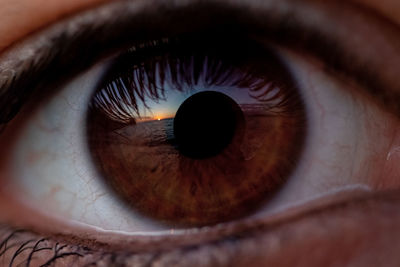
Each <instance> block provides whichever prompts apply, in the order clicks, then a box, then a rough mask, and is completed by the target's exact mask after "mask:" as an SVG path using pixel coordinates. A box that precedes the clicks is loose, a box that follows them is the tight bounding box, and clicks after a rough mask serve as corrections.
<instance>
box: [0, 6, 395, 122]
mask: <svg viewBox="0 0 400 267" xmlns="http://www.w3.org/2000/svg"><path fill="white" fill-rule="evenodd" d="M321 2H322V1H321ZM321 2H320V1H313V5H314V6H313V5H310V6H307V5H305V4H304V2H303V1H294V2H292V1H279V2H278V1H273V0H271V1H264V2H263V3H261V6H260V7H258V6H257V5H254V4H252V3H250V2H249V3H243V2H241V1H238V0H229V1H226V2H222V1H218V0H215V1H208V2H204V1H197V0H194V1H183V2H180V1H167V2H166V1H157V0H155V1H148V2H144V1H143V2H142V1H116V2H113V3H108V4H104V5H102V6H100V7H98V8H94V9H93V10H90V11H85V12H83V13H82V14H78V15H76V16H74V17H72V18H71V19H67V20H65V21H63V22H61V23H57V24H55V25H53V26H51V27H50V28H49V29H47V30H45V31H44V32H41V33H38V35H37V36H33V37H31V38H30V39H27V40H26V41H25V42H22V43H21V44H20V45H19V46H16V47H15V48H14V49H11V50H10V51H9V52H7V53H5V54H3V55H2V56H1V57H0V108H1V110H2V114H1V116H0V125H1V124H3V125H4V124H6V123H7V122H8V121H10V120H11V119H12V118H13V117H14V116H15V115H16V114H17V113H18V111H19V109H20V108H21V107H22V105H23V104H24V103H25V102H27V101H28V100H29V98H30V96H31V95H34V98H35V100H37V99H40V98H41V97H43V96H46V95H47V94H50V93H51V91H50V89H52V90H54V88H57V86H56V85H59V84H61V83H62V82H65V81H66V80H67V78H69V77H71V76H72V75H73V74H76V73H78V72H79V71H81V70H83V69H84V68H88V67H89V66H90V65H92V64H93V63H94V62H96V61H98V60H99V58H101V57H103V56H105V55H106V54H110V53H112V52H113V51H115V50H116V48H118V47H121V46H129V45H130V44H131V43H132V41H134V40H137V39H149V38H150V39H151V38H153V37H154V36H153V35H155V36H158V37H160V36H161V37H162V36H163V35H165V34H168V33H169V34H170V35H176V34H178V33H179V32H180V31H181V32H185V31H188V30H197V29H199V28H200V29H201V28H204V27H211V26H215V25H217V26H221V25H219V24H223V25H225V26H228V27H229V26H230V27H235V26H236V28H238V29H239V30H244V31H249V27H253V28H254V29H252V30H251V31H253V32H255V33H256V34H258V33H259V32H261V33H263V34H265V35H266V36H265V37H266V38H267V39H268V40H271V41H275V42H277V43H281V44H283V45H286V46H289V47H294V48H295V49H301V50H305V51H306V52H308V53H310V54H314V55H316V56H317V58H321V59H322V61H323V62H325V66H326V68H327V69H328V70H329V69H332V70H334V71H336V72H338V73H341V74H344V76H347V77H349V76H350V77H351V78H353V79H354V80H357V81H358V82H359V83H361V84H362V85H365V87H366V89H367V90H368V91H369V92H370V93H371V94H372V95H374V97H375V98H376V99H380V100H381V102H383V103H384V104H385V105H386V106H387V107H389V109H391V110H392V111H393V112H394V113H396V115H400V105H398V104H397V103H399V101H397V99H399V98H400V92H398V91H397V90H396V89H398V88H399V87H400V86H399V85H397V84H396V82H397V83H399V82H398V81H397V79H396V80H394V79H393V77H397V73H396V72H397V69H398V68H395V67H396V66H393V68H390V71H388V68H386V69H385V71H383V70H382V68H375V67H374V66H375V65H377V66H380V65H382V64H386V65H387V64H388V62H389V63H390V64H397V65H398V64H400V53H394V52H393V51H398V49H397V50H396V47H395V45H391V44H390V43H395V41H400V40H399V39H398V38H396V37H395V36H394V34H392V35H390V36H388V34H386V35H385V38H386V39H385V38H383V39H384V40H383V41H382V40H380V44H381V43H382V42H383V43H384V44H386V47H384V48H383V49H382V50H381V51H382V54H385V53H386V54H387V55H386V54H385V57H384V58H385V59H388V58H390V59H391V60H390V61H387V60H386V61H385V60H383V59H381V60H380V61H379V62H378V63H379V64H375V65H374V64H373V63H376V62H373V60H377V59H376V58H374V59H371V58H369V59H366V61H363V60H362V59H361V57H362V56H360V55H357V53H356V52H358V51H350V50H351V49H350V48H352V49H353V50H354V47H351V45H352V44H351V43H350V45H347V47H346V45H344V43H345V41H344V40H343V38H344V37H343V36H342V35H344V32H346V33H348V32H351V31H353V32H354V33H353V38H352V39H351V40H353V41H354V42H355V43H356V44H357V43H360V42H362V41H366V40H364V39H365V38H364V39H363V38H362V36H360V35H357V34H356V32H357V31H355V30H357V28H361V30H362V31H366V29H370V28H371V25H369V24H368V23H367V24H366V25H363V24H365V22H367V19H371V18H373V19H374V22H376V23H377V24H380V26H381V27H378V28H376V29H375V28H374V30H375V31H379V30H382V29H383V28H384V27H383V25H384V26H388V25H387V24H383V23H381V21H380V20H379V18H377V17H374V16H373V14H368V15H365V14H361V12H356V11H354V7H353V8H351V6H352V5H351V4H347V3H346V4H345V3H341V5H338V6H334V4H332V3H330V2H329V3H326V4H322V3H321ZM302 4H304V5H305V6H306V7H300V5H302ZM332 5H333V7H336V9H334V8H332V7H331V6H332ZM338 9H340V13H338V14H340V16H342V18H343V19H342V20H339V19H338V18H337V16H336V17H332V15H335V14H334V12H333V13H332V11H330V10H336V11H338ZM204 11H207V13H206V12H204ZM263 12H264V13H266V14H264V13H263ZM310 12H312V13H310ZM309 13H310V14H312V16H307V15H310V14H309ZM318 13H323V14H324V15H326V16H325V17H324V16H322V15H321V14H318ZM114 14H120V15H119V16H118V17H115V16H114ZM261 15H264V16H261ZM265 15H267V16H265ZM336 15H337V14H336ZM165 17H167V18H165ZM259 17H263V19H264V20H263V21H260V20H259V19H258V18H259ZM196 18H197V19H198V21H196ZM182 19H183V20H185V19H191V22H192V26H190V27H191V28H189V29H188V28H186V27H187V26H186V25H184V24H185V23H181V21H182ZM346 19H347V20H349V21H351V22H354V23H353V24H352V25H348V26H351V27H349V28H351V29H345V28H346V25H345V24H346V23H345V22H344V21H346ZM318 20H325V21H324V22H330V23H334V24H335V26H336V27H338V28H340V27H341V28H340V31H339V30H337V31H336V32H335V30H334V29H332V28H331V29H329V30H330V32H329V33H327V32H326V31H325V30H323V29H322V28H323V27H324V26H323V24H324V23H318V22H319V21H318ZM332 20H333V21H332ZM378 22H379V23H378ZM213 23H214V25H213ZM218 23H219V24H218ZM241 23H242V24H241ZM340 23H343V25H342V24H340ZM261 24H262V25H261ZM223 25H222V26H223ZM330 26H331V27H332V25H330ZM246 27H247V28H246ZM320 27H321V28H320ZM368 27H369V28H368ZM392 28H393V27H392ZM392 28H391V30H392V32H394V31H395V30H397V29H392ZM329 30H328V31H329ZM385 30H386V28H385ZM362 31H360V32H362ZM384 32H386V33H387V32H388V30H386V31H384ZM372 33H373V32H372ZM379 33H380V32H379ZM250 34H251V33H250ZM355 37H356V38H355ZM375 37H376V36H375ZM389 38H392V39H393V40H392V41H393V42H389V41H390V40H389ZM293 40H296V42H293ZM385 41H387V42H386V43H385ZM370 43H373V42H370ZM349 47H350V48H349ZM374 48H375V47H373V46H372V47H369V49H370V50H374ZM358 49H360V47H359V46H358ZM367 50H368V49H367ZM370 50H368V51H367V52H371V51H370ZM388 51H389V52H388ZM390 53H392V54H394V55H391V56H392V57H389V56H390ZM71 58H72V59H79V62H77V61H76V60H71ZM367 63H368V64H367ZM384 75H386V76H387V75H389V76H390V77H389V78H388V77H386V76H385V77H383V76H384ZM388 80H389V81H388ZM393 81H396V82H393ZM50 85H51V86H50ZM393 85H394V86H393ZM391 87H393V88H394V89H391V90H390V88H391ZM382 88H385V89H387V90H385V89H383V90H384V91H383V90H382Z"/></svg>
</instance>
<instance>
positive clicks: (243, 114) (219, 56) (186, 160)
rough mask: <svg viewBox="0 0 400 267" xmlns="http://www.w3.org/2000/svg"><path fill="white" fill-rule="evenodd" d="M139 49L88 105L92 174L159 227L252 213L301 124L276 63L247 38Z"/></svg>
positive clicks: (281, 168)
mask: <svg viewBox="0 0 400 267" xmlns="http://www.w3.org/2000/svg"><path fill="white" fill-rule="evenodd" d="M140 47H141V49H131V50H130V51H129V52H127V53H124V54H123V55H121V56H120V57H119V58H117V59H116V60H115V62H114V63H113V64H112V65H111V67H110V70H109V71H108V73H107V74H106V75H105V76H104V78H103V80H102V81H101V82H100V83H99V86H98V89H97V90H96V92H95V93H94V95H93V97H92V100H91V103H90V105H89V110H88V115H87V125H88V127H87V129H88V130H87V136H88V141H89V147H90V152H91V155H92V157H93V159H94V162H95V164H96V166H97V168H98V171H99V174H100V175H101V176H102V177H103V178H104V180H105V181H106V182H107V184H109V185H110V186H111V188H112V189H113V190H114V191H115V192H116V194H117V195H118V196H119V197H120V198H121V199H123V200H124V201H125V202H126V203H127V204H128V205H130V206H131V207H132V208H133V210H135V211H137V212H140V213H142V214H144V215H146V216H148V217H150V218H153V219H156V220H159V221H161V222H164V223H169V224H174V225H186V226H199V225H209V224H215V223H219V222H224V221H229V220H233V219H237V218H240V217H243V216H246V215H248V214H250V213H251V212H253V211H255V210H256V209H258V208H260V206H261V205H263V204H265V203H266V201H268V200H269V199H270V198H271V197H272V196H273V195H274V194H275V193H276V192H277V191H278V190H279V189H280V188H281V186H282V185H284V183H285V182H286V181H287V179H288V177H289V176H290V174H291V172H292V171H293V169H294V168H295V166H296V162H297V159H298V157H299V155H300V152H301V147H302V144H303V141H304V140H303V139H304V135H305V128H306V127H305V116H304V107H303V105H302V101H301V99H300V96H299V93H298V91H297V89H296V87H295V85H294V84H295V83H294V82H293V80H292V77H291V76H290V74H289V73H288V71H287V70H286V68H285V67H284V65H283V64H282V62H281V61H280V59H279V58H278V57H277V56H275V55H274V54H273V53H272V52H271V51H270V50H269V49H267V48H265V47H263V46H260V45H257V44H255V43H254V42H250V41H245V42H235V43H234V45H233V42H232V40H230V41H227V40H226V39H224V41H220V42H218V43H213V44H212V45H210V44H208V43H207V42H204V41H201V40H200V39H196V38H188V37H187V36H186V37H184V38H181V39H179V40H178V39H176V40H174V41H172V40H168V42H164V43H163V42H150V43H148V44H144V45H141V46H140Z"/></svg>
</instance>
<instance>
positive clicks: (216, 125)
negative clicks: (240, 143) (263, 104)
mask: <svg viewBox="0 0 400 267" xmlns="http://www.w3.org/2000/svg"><path fill="white" fill-rule="evenodd" d="M242 119H243V114H242V111H241V109H240V107H239V105H238V104H237V103H236V102H235V101H234V100H233V99H232V98H230V97H229V96H227V95H225V94H223V93H220V92H214V91H205V92H200V93H196V94H194V95H192V96H190V97H189V98H188V99H186V100H185V101H184V102H183V103H182V105H181V106H180V107H179V109H178V111H177V112H176V116H175V118H174V135H175V139H176V140H175V141H176V143H177V146H178V149H179V151H180V152H181V153H182V154H183V155H185V156H187V157H190V158H195V159H202V158H208V157H212V156H215V155H217V154H219V153H220V152H221V151H223V150H224V148H226V147H227V146H228V145H229V144H230V143H231V142H232V139H233V137H234V136H235V133H236V131H237V127H238V124H239V122H240V121H241V120H242Z"/></svg>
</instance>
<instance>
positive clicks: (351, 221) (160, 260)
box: [0, 0, 400, 266]
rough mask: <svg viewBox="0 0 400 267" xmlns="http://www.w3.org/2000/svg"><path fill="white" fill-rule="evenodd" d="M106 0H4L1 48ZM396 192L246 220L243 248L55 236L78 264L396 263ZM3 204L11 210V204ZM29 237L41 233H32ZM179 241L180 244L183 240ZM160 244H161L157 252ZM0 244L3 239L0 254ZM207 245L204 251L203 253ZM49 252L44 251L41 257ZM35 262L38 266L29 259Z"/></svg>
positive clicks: (381, 7) (390, 5) (399, 14)
mask: <svg viewBox="0 0 400 267" xmlns="http://www.w3.org/2000/svg"><path fill="white" fill-rule="evenodd" d="M354 1H355V2H357V3H358V4H359V5H361V6H365V7H368V8H369V9H372V10H375V11H376V12H378V13H380V14H381V15H382V16H384V17H385V18H386V19H387V20H389V21H391V22H392V23H393V24H396V25H398V24H400V4H399V2H398V1H397V0H386V1H374V0H354ZM103 2H107V0H74V1H64V0H58V1H51V3H50V4H49V1H45V0H1V5H2V8H1V9H0V18H1V22H2V23H1V25H0V51H5V50H6V49H7V48H9V47H11V46H12V45H13V44H14V43H17V42H18V41H19V40H21V39H23V38H24V37H26V36H28V35H29V34H31V33H33V32H36V31H38V30H40V29H42V28H45V27H46V26H47V25H50V24H51V23H54V22H55V21H57V20H59V19H61V18H63V17H65V16H68V15H71V14H74V13H76V12H78V11H81V10H84V9H89V8H91V7H93V6H96V5H98V4H101V3H103ZM0 53H1V52H0ZM397 195H398V193H397V192H389V193H385V194H379V195H376V196H373V197H368V198H364V197H359V198H354V199H352V200H349V201H338V202H337V203H336V204H334V205H329V208H326V207H324V205H320V206H317V207H316V208H315V209H313V210H312V211H310V212H306V213H301V212H299V213H295V214H291V215H290V216H287V217H286V218H273V219H272V220H271V223H269V224H268V225H259V226H256V227H251V228H250V227H247V226H243V229H242V231H241V232H240V234H238V235H235V236H234V237H232V238H231V239H232V240H234V241H233V242H237V243H238V242H240V243H241V246H240V248H236V247H235V248H233V246H232V245H231V241H232V240H231V241H229V242H228V241H227V240H212V239H210V240H207V238H204V237H201V236H199V237H198V238H199V239H202V238H203V239H205V240H206V241H207V242H208V243H207V245H205V246H202V247H197V246H192V247H185V246H182V248H181V249H177V250H173V251H170V252H166V253H159V254H157V255H153V254H150V253H148V251H151V250H152V249H150V248H147V249H146V248H144V249H143V251H140V252H143V253H139V254H130V253H128V252H126V253H125V252H124V255H121V254H118V251H129V248H127V247H124V246H125V245H126V244H129V242H127V243H124V245H120V246H108V245H107V244H106V243H102V244H97V243H96V242H94V241H93V240H84V238H83V240H80V239H79V238H76V237H73V236H70V235H68V236H57V237H55V239H56V240H62V239H65V240H67V242H66V244H68V246H69V247H70V248H71V249H70V251H69V253H71V254H75V255H78V257H77V258H76V259H74V260H75V262H74V263H75V264H77V265H78V266H80V265H82V266H85V265H86V264H93V265H94V263H97V264H98V265H99V266H102V265H101V264H104V265H107V263H109V262H110V260H109V258H110V257H113V258H115V259H113V263H115V265H116V266H119V265H122V266H123V265H124V264H126V265H128V266H129V265H132V266H135V265H139V264H149V265H150V264H154V265H156V266H172V265H175V264H176V263H177V262H178V259H179V264H181V265H182V266H187V265H196V264H197V265H198V266H215V265H222V266H396V264H397V263H398V262H400V255H399V253H398V248H399V247H400V240H398V238H396V237H397V236H398V235H399V234H400V210H399V209H398V205H400V197H398V196H397ZM346 199H347V198H346ZM1 201H5V200H0V202H1ZM8 211H9V212H10V213H13V212H14V213H15V210H13V209H12V208H11V207H10V208H9V210H8ZM17 216H18V214H15V217H17ZM321 225H323V227H320V226H321ZM29 238H32V239H36V238H38V237H37V236H35V235H33V234H32V236H29ZM29 238H27V239H26V240H28V239H29ZM37 240H40V238H39V239H37ZM0 241H1V240H0ZM45 242H49V244H48V246H49V247H51V248H57V246H58V245H57V246H56V245H55V242H53V241H45ZM180 242H181V244H183V245H184V244H186V243H187V242H188V241H187V240H181V241H180ZM82 243H83V244H82ZM71 244H72V245H71ZM74 245H79V247H78V246H74ZM165 246H167V245H163V244H158V248H159V249H160V251H163V249H165ZM83 248H86V249H87V250H90V251H91V254H90V257H85V259H82V260H81V259H80V256H79V255H83V254H84V253H85V252H84V249H83ZM92 248H95V249H92ZM1 249H2V247H1V246H0V254H1V252H2V251H1ZM96 249H97V250H96ZM98 251H100V252H98ZM104 251H106V252H107V253H103V252H104ZM206 251H207V255H208V256H207V257H205V256H204V255H205V254H206ZM210 251H212V253H211V254H210V253H209V252H210ZM114 252H115V253H114ZM53 253H54V251H53V250H50V251H49V254H53ZM210 255H211V256H210ZM47 256H48V255H44V254H42V255H39V256H38V257H43V258H46V257H47ZM233 259H234V260H233ZM8 260H9V258H8ZM38 262H39V261H38ZM50 263H51V262H49V264H50ZM6 264H8V263H7V262H6V261H0V265H2V266H3V265H6ZM70 264H71V262H69V261H68V259H67V258H66V261H65V262H62V261H60V262H57V265H56V266H63V265H65V266H70ZM157 264H159V265H157ZM32 266H35V263H34V261H32Z"/></svg>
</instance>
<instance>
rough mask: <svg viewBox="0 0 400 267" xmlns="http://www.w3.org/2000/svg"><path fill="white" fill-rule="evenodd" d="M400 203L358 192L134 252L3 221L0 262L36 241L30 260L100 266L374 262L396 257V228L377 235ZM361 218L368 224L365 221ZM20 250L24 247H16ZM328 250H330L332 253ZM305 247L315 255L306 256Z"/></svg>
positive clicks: (390, 196) (391, 225)
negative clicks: (206, 237) (223, 234)
mask: <svg viewBox="0 0 400 267" xmlns="http://www.w3.org/2000/svg"><path fill="white" fill-rule="evenodd" d="M399 204H400V198H399V196H398V192H392V193H386V194H379V195H374V196H372V197H371V196H368V197H361V198H359V199H357V200H352V201H345V202H342V203H340V204H335V205H333V206H330V207H329V208H327V209H326V208H324V209H317V210H314V211H309V212H306V213H304V214H300V215H298V216H295V217H294V218H291V219H289V220H286V221H282V222H279V223H276V224H272V225H269V226H268V225H263V226H259V227H258V228H256V229H249V230H248V231H246V232H242V233H238V234H236V235H233V236H230V237H227V238H224V239H221V240H216V241H213V242H208V243H206V244H203V245H197V246H183V247H180V248H176V249H172V250H171V249H167V250H158V251H156V252H154V253H153V252H152V253H136V254H135V253H132V252H129V251H115V250H114V249H113V248H111V247H109V248H107V249H105V248H104V247H103V248H102V249H91V247H95V245H96V244H95V243H96V242H95V241H93V240H86V241H83V242H82V244H80V245H78V244H75V245H69V244H68V243H66V242H62V241H60V242H57V241H56V240H62V238H60V237H54V238H53V240H51V239H49V240H47V239H44V240H43V239H42V238H41V237H40V236H38V235H36V234H33V233H30V232H25V231H17V232H14V231H15V230H13V229H11V228H8V227H6V226H2V227H0V255H2V256H1V257H2V260H4V261H3V262H7V260H11V259H12V258H13V257H14V256H15V259H14V262H15V264H18V263H21V262H23V261H26V260H28V258H29V255H30V253H31V252H32V251H33V249H34V248H33V247H34V246H35V244H37V243H38V241H40V242H39V243H40V244H39V245H37V246H36V248H37V247H40V248H49V249H50V248H51V249H52V250H51V251H50V250H42V251H40V252H34V254H33V255H34V257H32V262H31V264H32V265H35V264H36V263H39V261H43V262H46V261H49V260H50V259H52V258H54V256H55V255H58V256H60V257H59V258H57V257H56V258H57V259H55V258H54V259H55V260H56V263H57V264H63V265H67V266H70V265H71V264H73V265H75V266H87V265H88V264H89V265H90V264H94V263H96V264H97V265H100V266H101V264H104V265H111V264H120V265H121V266H125V265H127V266H131V265H133V266H148V265H159V266H169V265H171V264H173V265H174V266H188V265H193V264H198V265H199V266H258V265H257V263H258V264H260V263H261V262H262V263H263V265H265V264H267V265H268V266H277V265H279V266H327V265H326V264H328V263H331V261H332V259H331V258H329V257H326V256H327V255H332V256H334V257H335V259H336V260H338V261H340V263H341V264H342V265H345V264H350V265H351V266H365V265H363V264H365V263H366V261H365V260H366V259H367V260H372V262H375V263H377V265H374V266H379V264H378V262H377V261H379V259H383V258H382V257H384V256H385V255H386V256H387V255H393V256H395V257H394V259H398V257H399V256H398V253H397V250H396V247H398V246H397V245H399V244H398V243H399V240H398V239H397V236H398V234H399V233H396V232H393V234H392V235H384V236H383V235H381V234H383V233H384V232H385V231H387V229H392V230H394V229H395V226H396V225H398V223H400V212H399V210H398V208H397V207H398V205H399ZM389 215H390V216H389ZM366 221H368V225H366V224H365V222H366ZM344 233H351V234H349V235H345V234H344ZM7 237H10V238H8V239H7ZM28 241H29V242H28ZM75 242H76V241H75ZM322 244H323V245H322ZM321 245H322V246H321ZM56 248H57V249H60V248H61V249H60V251H59V252H58V254H55V249H56ZM338 248H340V249H338ZM378 248H379V249H378ZM382 248H385V249H382ZM374 249H376V250H374ZM21 250H22V251H23V252H18V251H21ZM371 250H374V251H375V252H376V253H378V254H373V256H374V258H373V259H371V258H370V257H368V256H367V258H364V257H361V255H365V254H363V253H366V252H367V251H371ZM383 250H384V253H383V254H382V251H383ZM332 251H335V253H334V254H332ZM39 253H40V255H39ZM310 253H311V254H312V255H314V256H313V257H307V255H311V254H310ZM61 255H64V256H61ZM299 255H304V257H302V256H300V257H299ZM396 255H397V256H396ZM347 261H349V262H347ZM369 263H371V262H369Z"/></svg>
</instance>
